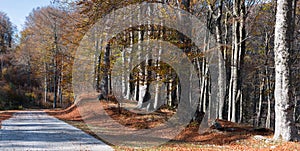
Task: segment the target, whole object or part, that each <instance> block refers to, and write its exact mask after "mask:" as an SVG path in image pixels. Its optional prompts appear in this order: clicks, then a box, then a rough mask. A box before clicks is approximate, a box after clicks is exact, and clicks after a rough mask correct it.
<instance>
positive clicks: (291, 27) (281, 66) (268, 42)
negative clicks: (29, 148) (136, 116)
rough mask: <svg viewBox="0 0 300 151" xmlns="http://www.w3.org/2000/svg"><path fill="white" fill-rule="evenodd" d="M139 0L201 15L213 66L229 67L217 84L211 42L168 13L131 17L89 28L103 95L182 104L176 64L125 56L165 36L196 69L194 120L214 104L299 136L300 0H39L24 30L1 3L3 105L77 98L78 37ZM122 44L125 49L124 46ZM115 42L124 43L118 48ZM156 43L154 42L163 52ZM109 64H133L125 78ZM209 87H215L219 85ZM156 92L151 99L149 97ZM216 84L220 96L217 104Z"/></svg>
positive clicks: (287, 136) (151, 106)
mask: <svg viewBox="0 0 300 151" xmlns="http://www.w3.org/2000/svg"><path fill="white" fill-rule="evenodd" d="M141 3H160V4H165V5H168V6H170V7H172V8H177V9H182V10H184V11H186V12H188V13H189V14H191V15H193V16H194V17H196V18H197V19H199V20H201V21H202V22H203V25H205V29H206V31H204V32H203V34H204V35H205V38H206V39H204V41H205V40H207V39H212V40H213V41H214V42H215V44H216V45H215V46H216V47H215V50H216V51H218V52H219V54H220V55H219V56H218V58H215V59H217V60H218V62H219V64H218V67H217V70H219V71H224V72H218V75H217V77H218V80H217V84H216V83H213V82H212V72H213V71H212V70H210V69H209V59H208V58H207V57H206V55H205V53H203V52H205V51H209V48H208V47H207V48H206V47H205V48H203V49H204V50H201V51H200V50H199V48H198V47H197V46H196V45H195V43H194V42H193V41H192V40H191V39H190V38H189V37H188V36H187V35H184V33H182V32H181V31H178V30H176V29H173V28H170V27H168V26H165V25H164V22H161V24H159V25H158V24H151V21H149V22H148V23H147V24H146V23H145V24H140V25H138V26H129V27H127V28H126V29H125V30H124V31H122V32H121V33H118V34H117V35H114V37H113V38H111V39H109V40H108V41H106V42H104V41H103V39H99V38H97V37H98V36H97V32H95V33H96V34H95V35H89V36H88V38H90V40H91V41H92V42H93V43H92V46H93V47H91V48H88V49H91V50H94V51H98V50H99V49H100V50H103V51H99V53H95V54H96V55H91V57H92V59H94V66H93V68H89V70H90V72H91V73H93V75H94V77H93V81H92V85H93V87H94V88H95V90H96V91H97V92H99V99H100V100H103V101H114V100H115V99H116V96H115V95H116V93H114V91H113V90H114V89H116V90H118V92H119V93H120V94H122V96H124V98H125V99H126V100H129V101H132V102H135V103H136V105H135V108H137V109H143V110H146V111H149V112H152V111H156V110H161V109H168V110H172V111H176V109H177V108H178V105H179V104H180V102H182V101H183V100H181V97H182V96H181V92H182V91H184V90H183V89H182V87H183V85H184V84H183V83H182V81H181V79H180V78H179V74H178V73H177V71H176V70H175V69H174V68H173V67H172V65H170V64H168V63H166V62H163V61H161V60H159V59H157V60H155V59H146V60H145V61H142V62H140V64H139V65H136V66H131V64H130V63H131V60H130V59H132V58H130V57H129V58H126V59H125V56H126V55H128V53H131V51H130V50H132V48H133V45H135V44H140V43H142V42H143V41H149V40H161V41H166V42H169V43H171V44H172V45H174V46H176V47H177V48H178V49H180V50H181V51H182V52H183V54H185V55H186V56H187V58H188V59H189V60H190V62H191V63H192V65H193V68H194V69H195V71H196V78H197V79H198V80H197V81H196V83H197V87H196V88H194V87H191V88H190V89H194V90H190V91H193V92H195V91H196V92H197V96H198V97H199V98H197V102H196V103H195V104H193V107H192V108H195V111H196V112H195V114H193V115H192V117H191V119H192V120H191V122H198V123H201V120H202V118H203V114H208V113H214V114H215V115H214V116H215V118H216V119H222V120H227V121H231V122H235V123H242V124H248V125H251V126H253V127H256V128H266V129H270V130H274V132H275V133H274V138H275V139H279V138H282V139H284V140H286V141H292V140H297V137H298V132H299V127H300V1H297V0H277V1H276V0H247V1H246V0H156V1H152V0H148V1H144V0H73V1H70V0H52V2H51V5H49V6H45V7H40V8H36V9H33V10H32V12H31V13H30V14H29V15H28V16H27V18H26V22H25V24H24V27H23V29H22V30H21V31H19V33H18V31H17V29H16V27H15V26H14V25H13V24H12V22H11V21H10V19H9V17H8V16H7V15H6V13H5V12H1V11H0V25H1V26H0V63H1V64H0V110H10V109H19V110H21V109H29V108H30V109H32V108H34V109H45V108H48V109H50V108H54V109H56V108H67V107H69V106H71V105H73V104H74V103H75V100H76V97H77V96H76V94H75V93H74V91H73V83H72V82H73V80H74V79H75V78H74V77H73V75H74V73H73V70H74V68H73V66H74V64H75V62H74V61H75V60H76V51H77V50H78V47H80V45H81V41H82V39H83V38H84V36H86V33H87V32H88V31H89V29H90V28H92V27H93V25H95V24H96V23H97V21H99V19H101V18H102V17H104V16H105V15H107V14H110V13H112V12H113V11H115V10H118V9H120V8H123V7H126V6H130V5H135V4H141ZM150 11H151V9H150ZM185 21H186V20H185ZM129 22H130V21H129ZM98 34H103V33H98ZM125 48H128V49H126V50H129V51H128V52H125V51H124V50H125ZM201 49H202V48H201ZM113 52H119V54H118V55H119V56H118V57H116V56H114V55H115V54H114V53H113ZM160 53H161V51H158V52H157V54H158V56H159V55H160ZM148 55H151V54H147V56H148ZM147 56H146V58H147ZM137 57H140V56H137ZM116 58H119V60H118V59H116ZM174 61H175V62H176V60H174ZM118 62H119V63H118ZM77 63H78V62H77ZM113 64H118V65H122V66H121V67H120V68H123V69H132V70H130V71H128V72H124V71H123V70H122V72H121V76H120V77H121V79H117V80H119V83H120V85H115V84H114V80H116V79H115V78H114V77H113V75H112V74H111V73H112V71H113V67H114V66H113ZM123 65H124V66H123ZM127 66H128V67H127ZM83 68H84V67H83ZM78 70H79V71H80V69H78ZM85 70H86V69H85ZM181 70H182V71H186V72H188V71H189V70H190V69H189V68H186V69H181ZM125 71H126V70H125ZM188 73H189V72H188ZM155 82H160V83H161V84H162V85H163V86H164V87H161V85H159V84H157V83H156V84H154V91H150V87H151V86H150V85H151V83H155ZM188 84H191V82H190V83H188ZM213 87H217V89H218V92H213V90H214V89H213ZM152 88H153V85H152ZM159 90H161V91H162V92H163V94H159ZM150 92H151V93H152V94H151V99H152V100H153V101H149V100H150V99H149V97H150ZM153 92H154V93H153ZM215 93H216V94H217V96H218V97H217V100H215V104H212V103H211V102H213V101H212V99H211V98H212V96H213V95H214V94H215ZM187 110H189V109H188V108H187Z"/></svg>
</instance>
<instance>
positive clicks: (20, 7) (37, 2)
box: [0, 0, 51, 32]
mask: <svg viewBox="0 0 300 151" xmlns="http://www.w3.org/2000/svg"><path fill="white" fill-rule="evenodd" d="M50 1H51V0H0V11H2V12H4V13H6V14H7V16H8V17H9V18H10V20H11V22H12V23H13V24H14V25H15V26H17V28H18V32H20V31H21V30H22V28H23V25H24V22H25V19H26V16H28V15H29V13H30V12H31V11H32V10H33V9H34V8H37V7H42V6H47V5H49V4H50Z"/></svg>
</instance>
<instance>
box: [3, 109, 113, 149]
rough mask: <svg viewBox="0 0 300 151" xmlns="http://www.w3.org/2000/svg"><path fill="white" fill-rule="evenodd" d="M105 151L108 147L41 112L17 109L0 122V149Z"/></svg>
mask: <svg viewBox="0 0 300 151" xmlns="http://www.w3.org/2000/svg"><path fill="white" fill-rule="evenodd" d="M4 150H16V151H18V150H20V151H24V150H39V151H40V150H47V151H48V150H55V151H65V150H70V151H75V150H78V151H86V150H88V151H89V150H96V151H102V150H103V151H109V150H113V148H112V147H110V146H108V145H106V144H105V143H103V142H101V141H99V140H97V139H95V138H94V137H92V136H90V135H88V134H86V133H84V132H83V131H81V130H79V129H77V128H75V127H73V126H71V125H69V124H67V123H65V122H63V121H60V120H58V119H56V118H54V117H52V116H49V115H48V114H46V113H44V112H42V111H22V112H17V113H15V114H14V115H13V117H12V118H10V119H8V120H5V121H2V128H1V130H0V151H4Z"/></svg>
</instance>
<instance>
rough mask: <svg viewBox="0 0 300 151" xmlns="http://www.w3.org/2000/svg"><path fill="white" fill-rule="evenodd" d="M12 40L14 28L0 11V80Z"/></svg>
mask: <svg viewBox="0 0 300 151" xmlns="http://www.w3.org/2000/svg"><path fill="white" fill-rule="evenodd" d="M13 38H14V26H13V25H12V23H11V21H10V19H9V18H8V17H7V15H6V14H5V13H4V12H1V11H0V79H2V69H3V66H4V65H5V62H7V61H8V60H7V59H6V57H5V54H6V53H8V51H9V50H11V48H12V44H13Z"/></svg>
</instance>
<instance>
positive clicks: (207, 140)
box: [47, 101, 300, 151]
mask: <svg viewBox="0 0 300 151" xmlns="http://www.w3.org/2000/svg"><path fill="white" fill-rule="evenodd" d="M100 103H101V106H103V107H104V109H105V111H106V112H107V113H108V115H109V116H110V117H112V118H113V119H114V120H117V121H118V122H119V123H121V124H123V125H125V126H126V127H131V128H136V129H144V128H146V129H147V128H152V127H155V126H156V125H158V124H160V123H161V122H164V121H165V120H166V119H167V118H166V117H168V116H170V115H172V114H173V113H172V111H170V112H168V111H166V110H165V111H163V112H165V113H164V114H156V115H157V116H155V119H154V120H149V118H153V114H152V115H151V116H149V115H145V114H136V113H132V112H129V111H126V110H123V109H122V110H121V114H120V113H119V108H118V105H117V103H116V102H105V101H100ZM84 104H85V106H86V107H89V108H91V109H92V108H94V107H95V104H94V103H84ZM80 107H81V105H79V106H76V105H73V106H71V107H69V108H67V109H65V110H48V111H47V112H48V114H50V115H53V116H55V117H57V118H59V119H61V120H64V121H66V122H68V123H69V124H71V125H73V126H76V127H78V128H80V129H82V130H83V131H85V132H87V133H89V134H91V135H93V136H94V137H96V138H98V139H101V138H99V137H98V136H97V135H96V134H94V133H93V132H92V131H91V130H90V129H89V128H88V126H87V125H86V123H85V122H84V119H83V118H82V116H81V114H80V111H79V110H80V109H79V108H80ZM94 121H95V122H96V124H100V125H102V124H103V123H100V122H101V120H94ZM217 121H218V122H219V123H220V124H221V125H222V127H223V128H225V129H228V130H230V131H227V130H225V131H223V130H222V131H220V130H216V129H213V128H210V129H208V130H207V131H206V132H205V133H203V134H199V133H198V129H199V125H197V124H193V123H192V124H190V125H188V126H187V127H186V128H185V129H184V130H183V131H182V132H181V133H179V135H177V136H176V137H175V138H174V139H172V140H171V141H168V142H167V143H165V144H163V145H160V146H157V147H152V148H147V149H143V150H278V151H282V150H293V151H298V150H300V143H299V142H284V141H275V140H273V139H272V137H273V132H272V131H271V130H268V129H254V128H253V127H251V126H247V125H241V124H237V123H232V122H228V121H224V120H217ZM97 122H98V123H97ZM94 124H95V123H94ZM113 147H114V149H116V150H135V149H134V148H130V147H123V146H113Z"/></svg>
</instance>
